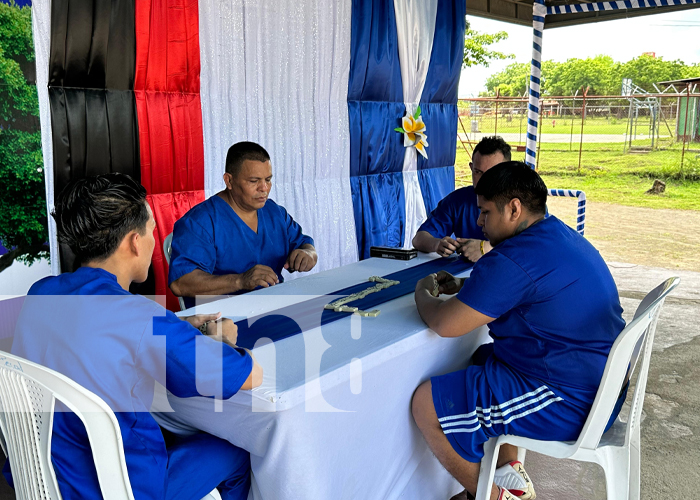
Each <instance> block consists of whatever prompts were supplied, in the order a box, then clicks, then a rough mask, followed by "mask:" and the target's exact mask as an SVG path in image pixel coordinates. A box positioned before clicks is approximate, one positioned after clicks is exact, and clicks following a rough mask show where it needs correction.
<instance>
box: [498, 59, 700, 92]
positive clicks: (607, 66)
mask: <svg viewBox="0 0 700 500" xmlns="http://www.w3.org/2000/svg"><path fill="white" fill-rule="evenodd" d="M697 76H700V64H695V65H691V66H688V65H686V64H685V63H684V62H683V61H678V60H677V61H664V60H663V58H661V57H656V58H655V57H652V56H650V55H642V56H639V57H636V58H634V59H632V60H630V61H627V62H624V63H621V62H617V61H615V60H614V59H613V58H612V57H610V56H606V55H598V56H595V57H589V58H587V59H569V60H568V61H566V62H563V63H558V62H554V61H543V63H542V83H541V85H542V86H541V93H542V95H550V96H566V95H574V94H575V93H576V91H579V95H581V94H582V92H583V91H582V90H581V89H582V88H584V89H585V88H586V87H590V89H589V91H588V95H619V94H620V92H621V86H622V79H623V78H631V79H632V81H633V82H634V84H635V85H638V86H640V87H642V88H643V89H644V90H646V91H648V92H654V91H655V89H654V84H656V83H658V82H662V81H668V80H679V79H681V78H692V77H697ZM529 81H530V63H513V64H510V65H509V66H508V67H506V69H504V70H503V71H501V72H499V73H496V74H494V75H491V76H490V77H489V78H488V79H487V80H486V88H487V89H488V91H489V93H490V94H495V93H496V89H500V93H501V95H504V96H505V95H508V96H521V95H524V94H526V93H527V89H528V87H529ZM662 90H663V89H662Z"/></svg>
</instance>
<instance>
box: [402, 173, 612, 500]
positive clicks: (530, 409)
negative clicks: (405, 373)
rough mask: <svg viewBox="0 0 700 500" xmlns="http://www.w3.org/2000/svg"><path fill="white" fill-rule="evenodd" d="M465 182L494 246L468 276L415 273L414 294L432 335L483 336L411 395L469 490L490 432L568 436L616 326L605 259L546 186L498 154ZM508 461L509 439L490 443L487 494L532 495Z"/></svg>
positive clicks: (577, 427)
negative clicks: (548, 213) (493, 455)
mask: <svg viewBox="0 0 700 500" xmlns="http://www.w3.org/2000/svg"><path fill="white" fill-rule="evenodd" d="M475 191H476V196H477V200H478V205H479V209H480V210H481V215H480V216H479V225H480V226H481V227H482V228H483V230H484V234H485V235H486V237H487V238H488V239H489V241H490V243H491V245H493V250H492V251H491V252H489V253H488V254H487V255H485V256H484V257H483V258H481V259H480V260H479V261H478V262H477V263H476V264H475V265H474V268H473V270H472V273H471V275H470V277H469V278H464V279H461V278H455V277H453V276H451V275H449V274H447V273H445V272H440V273H438V274H437V275H435V274H433V275H430V276H428V277H426V278H424V279H423V280H421V281H420V282H418V284H417V286H416V295H415V299H416V305H417V307H418V312H419V313H420V315H421V318H423V320H424V321H425V322H426V324H427V325H428V326H429V327H430V328H431V329H432V330H434V331H435V332H436V333H437V334H438V335H440V336H442V337H458V336H461V335H465V334H468V333H469V332H471V331H472V330H474V329H475V328H478V327H480V326H482V325H486V324H488V326H489V329H490V335H491V337H492V338H493V343H492V344H486V345H484V346H482V347H480V348H479V349H478V350H477V352H476V353H475V355H474V358H473V361H474V364H473V365H472V366H469V367H468V368H467V369H466V370H462V371H459V372H455V373H450V374H447V375H443V376H439V377H433V378H432V379H431V380H429V381H427V382H425V383H423V384H422V385H421V386H420V387H419V388H418V389H417V390H416V392H415V394H414V396H413V402H412V411H413V416H414V419H415V421H416V424H417V425H418V427H419V428H420V430H421V432H422V433H423V436H424V437H425V439H426V441H427V442H428V445H429V446H430V448H431V449H432V450H433V452H434V453H435V455H436V456H437V458H438V460H440V462H441V463H442V464H443V465H444V466H445V468H446V469H447V470H448V471H449V472H450V473H451V474H452V475H453V476H454V477H455V478H456V479H457V480H458V481H459V482H460V483H461V484H462V485H463V486H464V487H465V488H466V490H467V491H469V492H470V493H471V494H475V490H476V485H477V482H478V476H479V464H480V461H481V458H482V457H483V444H484V443H485V442H486V441H487V440H488V439H489V438H491V437H495V436H499V435H503V434H511V435H519V436H525V437H531V438H535V439H544V440H557V441H571V440H576V439H577V438H578V435H579V433H580V431H581V429H582V427H583V424H584V422H585V420H586V418H587V416H588V413H589V411H590V408H591V405H592V404H593V400H594V398H595V395H596V392H597V390H598V384H599V383H600V379H601V377H602V374H603V370H604V367H605V363H606V361H607V357H608V353H609V352H610V348H611V347H612V345H613V343H614V342H615V339H616V338H617V336H618V334H619V333H620V332H621V331H622V329H623V328H624V326H625V323H624V321H623V319H622V316H621V313H622V308H621V307H620V300H619V296H618V293H617V288H616V286H615V282H614V281H613V279H612V276H611V274H610V271H609V270H608V268H607V266H606V264H605V262H604V261H603V259H602V257H601V256H600V254H599V253H598V251H597V250H596V249H595V248H594V247H593V246H592V245H591V244H590V243H589V242H588V241H586V240H585V239H584V238H583V237H582V236H581V235H579V234H578V233H577V232H576V231H574V230H573V229H571V228H570V227H568V226H567V225H565V224H564V223H562V222H561V221H560V220H559V219H557V218H556V217H548V218H545V203H546V200H547V187H546V186H545V184H544V182H542V179H541V178H540V176H539V175H538V174H537V173H536V172H535V171H534V170H532V169H530V168H529V167H528V166H527V165H525V164H524V163H521V162H510V163H503V164H501V165H498V166H495V167H493V168H491V169H490V170H489V171H487V172H486V173H484V175H483V176H482V178H481V179H480V181H479V184H478V185H477V186H476V190H475ZM436 283H437V284H438V285H439V291H440V293H443V294H457V295H456V296H454V297H451V298H449V299H447V300H443V299H442V298H438V297H433V295H432V294H431V292H432V291H433V289H434V287H435V285H436ZM623 399H624V396H622V397H621V399H620V401H619V402H618V406H617V408H616V413H617V412H619V407H620V406H621V402H622V400H623ZM616 413H615V414H614V415H613V416H612V417H611V420H610V422H611V423H612V421H613V420H614V418H615V416H616ZM609 425H610V424H609ZM516 460H517V450H516V448H515V447H513V446H504V447H502V448H501V453H500V455H499V461H498V466H499V469H498V471H497V473H496V481H495V483H496V485H498V486H496V485H494V486H493V487H492V491H491V499H492V500H493V499H498V500H513V499H514V498H516V497H519V498H521V499H522V500H531V499H533V498H534V497H535V494H534V490H533V488H532V483H531V481H530V479H529V478H528V476H527V473H526V472H525V469H524V468H523V467H522V464H520V463H519V462H517V461H516ZM507 488H512V490H511V491H509V490H508V489H507ZM463 497H466V493H463V494H461V496H458V498H463Z"/></svg>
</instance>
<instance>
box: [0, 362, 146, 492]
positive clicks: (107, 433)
mask: <svg viewBox="0 0 700 500" xmlns="http://www.w3.org/2000/svg"><path fill="white" fill-rule="evenodd" d="M56 400H59V401H61V402H62V403H63V404H65V405H66V406H67V407H68V408H69V409H70V410H71V411H72V412H73V413H75V414H76V415H77V416H78V417H79V418H80V420H82V422H83V424H84V425H85V429H86V431H87V435H88V439H89V440H90V447H91V448H92V457H93V460H94V462H95V469H96V471H97V478H98V480H99V483H100V489H101V491H102V497H103V498H104V500H133V498H134V496H133V494H132V491H131V483H130V482H129V474H128V472H127V469H126V461H125V457H124V447H123V444H122V436H121V432H120V430H119V423H118V422H117V419H116V418H115V416H114V413H112V410H111V409H110V408H109V406H107V404H106V403H105V402H104V401H103V400H102V399H100V398H99V397H98V396H96V395H95V394H93V393H92V392H90V391H88V390H87V389H85V388H83V387H81V386H80V385H79V384H77V383H75V382H73V381H72V380H70V379H69V378H68V377H66V376H64V375H61V374H60V373H58V372H55V371H53V370H50V369H48V368H44V367H43V366H40V365H37V364H36V363H32V362H31V361H27V360H25V359H23V358H20V357H18V356H14V355H12V354H8V353H5V352H2V351H0V430H2V435H3V437H4V440H5V446H6V450H7V452H8V457H9V459H10V463H11V465H12V477H13V480H14V483H15V492H16V495H17V498H19V499H33V500H60V499H61V494H60V492H59V489H58V484H57V482H56V475H55V473H54V470H53V465H52V463H51V434H52V429H53V415H54V408H55V404H56Z"/></svg>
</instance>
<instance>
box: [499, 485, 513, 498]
mask: <svg viewBox="0 0 700 500" xmlns="http://www.w3.org/2000/svg"><path fill="white" fill-rule="evenodd" d="M498 500H518V497H516V496H515V495H514V494H513V493H512V492H510V491H508V490H507V489H505V488H501V487H500V486H498Z"/></svg>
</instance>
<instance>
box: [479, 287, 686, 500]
mask: <svg viewBox="0 0 700 500" xmlns="http://www.w3.org/2000/svg"><path fill="white" fill-rule="evenodd" d="M680 281H681V280H680V278H669V279H668V280H666V281H664V282H663V283H662V284H660V285H659V286H658V287H656V288H655V289H654V290H652V291H651V292H649V294H647V296H646V297H645V298H644V300H642V303H641V304H640V305H639V307H638V308H637V312H636V313H635V315H634V320H633V321H632V322H631V323H630V324H629V325H627V327H626V328H625V329H624V330H623V331H622V332H621V333H620V335H619V336H618V337H617V340H615V343H614V344H613V347H612V349H611V350H610V354H609V356H608V361H607V363H606V364H605V371H604V372H603V377H602V379H601V382H600V387H599V388H598V393H597V394H596V397H595V400H594V402H593V406H592V408H591V412H590V413H589V415H588V418H587V419H586V423H585V424H584V426H583V429H582V430H581V434H580V435H579V438H578V440H577V441H576V442H562V441H539V440H536V439H528V438H524V437H519V436H499V437H498V438H492V439H489V441H488V442H487V443H485V444H484V458H483V459H482V461H481V472H480V474H479V484H478V486H477V494H476V500H486V499H488V498H489V495H490V493H491V483H492V482H493V476H494V472H495V470H496V462H497V459H498V450H499V448H500V446H501V445H502V444H505V443H508V444H512V445H515V446H518V447H519V448H521V449H522V448H524V449H527V450H532V451H535V452H537V453H541V454H543V455H548V456H550V457H554V458H570V459H572V460H580V461H584V462H594V463H597V464H598V465H600V466H601V467H602V468H603V471H604V472H605V483H606V492H607V498H608V500H628V499H629V500H639V496H640V481H639V480H640V453H639V452H640V419H641V413H642V406H643V405H644V391H645V388H646V385H647V375H648V372H649V361H650V359H651V349H652V345H653V343H654V332H655V331H656V323H657V321H658V318H659V314H660V312H661V306H662V305H663V302H664V299H665V298H666V296H667V295H668V294H669V293H670V292H671V290H673V289H674V288H675V287H676V286H678V284H679V283H680ZM640 354H641V356H639V355H640ZM639 360H641V366H640V369H639V375H638V377H637V382H636V386H635V390H634V395H633V397H632V401H631V407H630V413H629V417H628V419H627V423H625V422H623V421H622V420H620V418H619V417H618V418H617V419H616V420H615V423H614V424H613V425H612V426H611V427H610V429H609V430H608V431H607V432H606V433H605V434H603V431H604V430H605V426H606V425H607V423H608V420H609V419H610V415H612V412H613V409H614V407H615V403H616V402H617V399H618V397H619V395H620V391H621V390H622V387H623V385H624V384H625V382H626V381H627V380H629V377H630V375H631V373H632V372H633V371H634V368H635V366H636V365H637V361H639ZM628 367H629V370H628Z"/></svg>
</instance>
